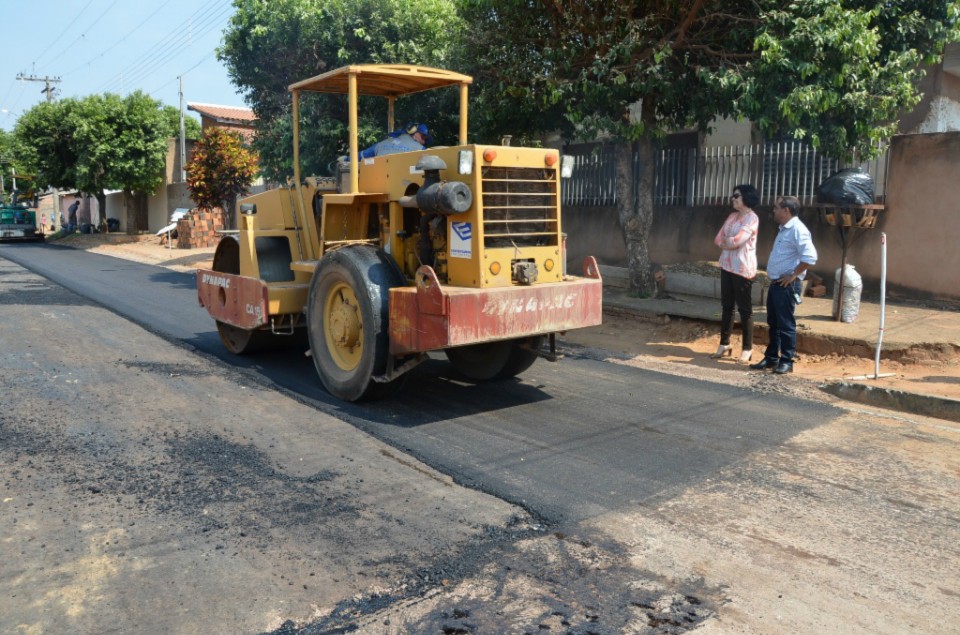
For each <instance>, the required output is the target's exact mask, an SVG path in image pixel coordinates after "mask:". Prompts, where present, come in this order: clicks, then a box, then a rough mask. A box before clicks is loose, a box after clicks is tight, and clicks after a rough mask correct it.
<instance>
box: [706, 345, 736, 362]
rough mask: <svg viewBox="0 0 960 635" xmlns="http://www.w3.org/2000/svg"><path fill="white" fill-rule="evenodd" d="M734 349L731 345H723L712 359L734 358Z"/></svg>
mask: <svg viewBox="0 0 960 635" xmlns="http://www.w3.org/2000/svg"><path fill="white" fill-rule="evenodd" d="M732 356H733V347H732V346H730V345H729V344H721V345H720V346H719V347H717V352H716V353H714V354H712V355H711V356H710V359H720V358H721V357H732Z"/></svg>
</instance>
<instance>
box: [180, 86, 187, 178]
mask: <svg viewBox="0 0 960 635" xmlns="http://www.w3.org/2000/svg"><path fill="white" fill-rule="evenodd" d="M186 137H187V128H186V126H185V125H184V121H183V75H181V76H180V182H181V183H186V182H187V139H186Z"/></svg>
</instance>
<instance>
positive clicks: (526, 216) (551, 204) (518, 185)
mask: <svg viewBox="0 0 960 635" xmlns="http://www.w3.org/2000/svg"><path fill="white" fill-rule="evenodd" d="M480 187H481V189H482V193H483V235H484V246H485V247H534V246H542V245H557V244H558V241H559V236H558V233H559V232H558V228H559V227H560V224H559V214H560V206H559V204H558V201H557V171H556V170H548V169H542V168H498V167H487V168H484V170H483V173H482V175H481V186H480Z"/></svg>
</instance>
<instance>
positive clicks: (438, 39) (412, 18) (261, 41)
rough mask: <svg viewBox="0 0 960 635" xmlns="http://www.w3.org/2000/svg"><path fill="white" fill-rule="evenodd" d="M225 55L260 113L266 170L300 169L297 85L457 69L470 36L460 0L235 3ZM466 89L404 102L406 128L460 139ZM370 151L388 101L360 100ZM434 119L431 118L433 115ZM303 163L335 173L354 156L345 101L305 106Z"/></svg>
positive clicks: (401, 119) (309, 100)
mask: <svg viewBox="0 0 960 635" xmlns="http://www.w3.org/2000/svg"><path fill="white" fill-rule="evenodd" d="M234 4H235V5H236V12H235V13H234V15H233V17H231V19H230V24H229V26H228V28H227V30H226V32H225V34H224V40H223V46H222V47H221V49H220V50H219V51H218V56H219V58H220V59H221V61H223V62H224V64H225V65H226V67H227V70H228V73H229V74H230V77H231V79H232V80H233V82H234V84H236V85H237V86H238V87H239V88H240V90H241V91H242V92H243V94H244V97H245V99H246V101H247V103H249V104H250V105H251V107H252V108H253V110H254V113H255V114H256V116H257V137H256V140H255V141H254V148H255V149H256V151H257V153H258V155H259V157H260V163H261V169H262V170H263V172H264V174H265V175H266V176H267V177H268V178H271V179H273V180H278V181H279V180H284V179H285V178H287V177H289V176H291V175H292V173H293V168H292V122H291V116H290V112H291V110H290V109H291V98H290V93H289V92H288V87H289V86H290V84H293V83H294V82H297V81H299V80H302V79H306V78H309V77H313V76H315V75H319V74H321V73H324V72H327V71H331V70H334V69H336V68H339V67H340V66H344V65H347V64H370V63H394V64H421V65H425V66H435V67H440V68H451V61H452V59H453V57H452V55H453V53H452V50H453V48H454V43H455V42H456V40H457V37H458V36H459V33H460V19H459V17H458V14H457V12H456V9H455V6H454V0H235V3H234ZM456 99H457V95H456V91H454V90H452V89H451V90H450V91H430V92H429V93H425V94H423V95H417V96H411V97H409V98H405V99H402V100H398V102H397V113H396V118H397V124H399V125H402V124H403V123H405V122H407V121H423V122H424V123H427V124H428V125H429V126H430V128H431V132H432V133H433V136H434V138H435V139H436V140H437V142H438V143H446V142H452V141H453V139H455V138H456V129H457V128H456V117H457V116H458V114H459V113H458V110H457V106H456V103H457V102H456ZM359 110H360V122H359V134H360V143H361V146H363V145H366V144H369V143H373V142H375V141H378V140H380V139H382V138H383V137H384V135H385V132H386V126H385V123H386V118H387V117H386V100H384V99H376V98H364V99H362V100H361V103H360V108H359ZM428 115H429V116H428ZM301 119H302V121H301V122H300V131H301V139H300V147H301V164H302V167H303V170H304V173H306V174H311V173H313V174H325V173H327V168H328V165H329V164H330V163H331V162H332V161H333V160H334V159H335V158H336V157H337V156H339V155H343V154H346V152H347V142H348V135H347V104H346V98H345V97H342V96H328V95H305V96H304V99H303V100H302V101H301Z"/></svg>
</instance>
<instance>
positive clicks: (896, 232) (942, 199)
mask: <svg viewBox="0 0 960 635" xmlns="http://www.w3.org/2000/svg"><path fill="white" fill-rule="evenodd" d="M958 159H960V132H948V133H942V134H924V135H900V136H897V137H894V139H893V142H892V145H891V148H890V168H889V171H890V172H889V173H890V176H889V181H888V194H887V207H886V209H885V210H884V211H883V212H881V214H880V220H879V222H878V224H877V228H875V229H868V230H857V231H855V232H852V233H850V234H848V249H847V262H848V263H850V264H853V265H854V266H856V268H857V271H858V272H860V274H861V275H862V276H863V278H864V295H865V296H866V297H874V298H875V297H877V296H878V295H879V289H880V286H879V280H880V267H881V264H880V258H881V244H880V237H881V236H880V234H881V232H884V233H886V234H887V243H888V244H887V294H888V297H889V298H891V299H913V300H942V301H945V302H947V303H950V304H951V305H953V304H956V303H960V284H958V281H960V273H958V272H960V248H958V247H957V245H958V243H960V223H958V222H957V213H956V210H957V208H958V206H960V160H958ZM756 211H757V214H758V216H759V217H760V235H759V240H758V245H757V255H758V259H759V261H760V263H761V267H762V266H763V265H764V264H765V263H766V259H767V256H768V255H769V253H770V249H771V247H772V246H773V240H774V238H775V237H776V232H777V226H776V224H775V223H774V222H773V219H772V216H771V212H772V210H771V208H770V207H769V206H763V207H760V208H759V209H757V210H756ZM728 213H729V210H728V209H726V208H723V207H657V208H655V210H654V221H653V231H652V235H651V238H650V256H651V259H652V260H653V261H654V262H658V263H660V264H673V263H678V262H691V261H700V260H706V261H715V260H717V258H718V257H719V251H718V250H717V248H716V246H715V245H714V244H713V237H714V235H716V232H717V230H718V229H719V228H720V226H721V225H722V224H723V221H724V219H725V218H726V216H727V214H728ZM800 217H801V220H803V222H804V223H805V224H806V225H807V227H809V228H810V231H811V232H812V233H813V237H814V242H815V244H816V246H817V250H818V251H819V255H820V258H819V262H818V263H817V266H816V267H814V272H815V273H817V274H818V275H819V276H821V277H822V278H824V279H825V280H827V282H828V288H831V287H832V281H833V277H834V272H835V270H836V269H837V268H838V267H839V266H840V261H841V256H842V249H841V241H840V233H839V230H838V228H837V227H833V226H830V225H827V224H826V223H825V222H823V221H822V220H821V219H820V218H819V215H818V213H817V211H816V210H815V209H812V208H808V209H805V210H803V211H802V212H801V215H800ZM562 222H563V230H564V232H566V233H567V235H568V236H567V263H568V270H569V271H570V272H571V273H579V272H580V266H581V265H580V263H581V262H582V259H583V257H584V256H586V255H592V256H595V257H596V258H597V260H598V262H599V263H600V264H605V265H612V266H619V267H624V266H626V251H625V249H624V245H623V235H622V233H621V231H620V225H619V221H618V218H617V211H616V209H615V208H612V207H570V208H564V210H563V219H562ZM848 232H849V230H848Z"/></svg>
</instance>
